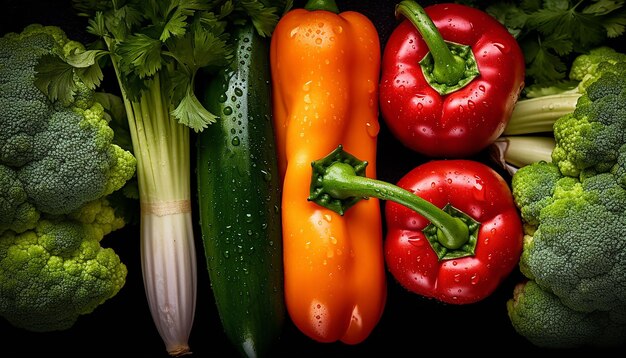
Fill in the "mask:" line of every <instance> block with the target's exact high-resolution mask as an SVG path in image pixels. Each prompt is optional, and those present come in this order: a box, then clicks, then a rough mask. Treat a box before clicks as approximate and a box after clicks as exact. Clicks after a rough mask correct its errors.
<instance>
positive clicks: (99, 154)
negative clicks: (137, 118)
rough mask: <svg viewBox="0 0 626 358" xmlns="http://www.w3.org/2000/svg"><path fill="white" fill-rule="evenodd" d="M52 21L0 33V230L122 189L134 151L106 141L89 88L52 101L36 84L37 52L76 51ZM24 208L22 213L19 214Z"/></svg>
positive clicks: (100, 110)
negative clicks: (1, 35) (47, 24)
mask: <svg viewBox="0 0 626 358" xmlns="http://www.w3.org/2000/svg"><path fill="white" fill-rule="evenodd" d="M81 46H82V45H80V44H79V43H78V42H75V41H70V40H69V39H68V38H67V37H66V35H65V33H63V31H62V30H61V29H60V28H58V27H53V26H42V25H30V26H28V27H26V28H25V29H24V30H23V31H22V32H21V33H19V34H17V33H9V34H6V35H5V36H3V37H2V38H0V113H1V114H2V115H0V168H2V169H1V170H0V178H2V181H0V214H1V215H0V218H1V219H0V233H2V232H3V231H4V230H7V229H11V230H14V231H22V230H26V229H29V228H33V227H34V225H35V224H36V222H37V219H38V215H37V213H35V212H34V211H38V212H44V213H49V214H65V213H68V212H70V211H73V210H77V209H79V208H80V207H81V206H82V205H83V204H85V203H87V202H89V201H92V200H96V199H98V198H100V197H102V196H105V195H108V194H110V193H112V192H114V191H116V190H117V189H120V188H121V187H122V186H123V185H124V184H125V183H126V181H128V180H129V179H130V178H131V177H132V176H133V175H134V173H135V166H136V161H135V158H134V156H133V155H132V154H131V153H130V152H128V151H126V150H123V149H122V148H121V147H119V146H118V145H115V144H113V143H112V140H113V135H114V133H113V130H112V129H111V128H110V126H109V124H108V122H107V120H106V119H105V118H106V117H105V112H104V107H103V106H102V104H100V103H99V102H97V101H96V100H95V96H94V93H95V92H94V90H93V89H90V88H89V87H88V86H86V85H84V84H83V85H82V86H79V89H78V90H77V91H76V92H75V93H74V94H73V96H71V97H69V99H68V98H66V97H63V98H64V99H65V100H59V101H56V102H54V103H52V102H51V101H50V100H49V99H48V97H47V95H46V94H45V93H43V92H42V91H41V90H40V89H39V88H38V86H37V84H36V71H37V65H38V61H39V59H40V58H41V57H42V56H44V55H47V54H52V53H55V54H62V53H66V52H71V51H77V50H82V49H83V48H81ZM24 212H27V213H28V215H27V216H26V218H28V220H24V217H21V216H20V215H18V214H20V213H24Z"/></svg>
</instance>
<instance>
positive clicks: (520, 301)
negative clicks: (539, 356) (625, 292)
mask: <svg viewBox="0 0 626 358" xmlns="http://www.w3.org/2000/svg"><path fill="white" fill-rule="evenodd" d="M507 310H508V312H509V314H510V317H511V320H512V321H513V322H515V323H516V329H517V331H518V332H520V333H522V334H523V335H525V336H526V337H527V338H528V339H529V340H530V341H531V342H533V343H534V344H536V345H537V346H542V347H550V348H572V347H576V346H582V345H587V346H591V345H594V346H602V347H610V346H612V345H614V344H615V342H620V340H621V341H623V339H624V337H625V336H626V325H624V319H623V317H624V314H626V312H621V313H620V312H617V311H593V312H581V311H576V310H573V309H571V308H569V307H567V306H565V305H564V304H562V303H561V301H560V299H559V297H558V296H556V295H554V294H552V293H550V292H549V291H546V290H544V289H542V288H541V287H540V286H539V285H538V284H537V283H536V282H535V281H526V282H523V283H519V284H517V285H516V286H515V289H514V294H513V299H511V300H509V301H507ZM542 312H549V314H542Z"/></svg>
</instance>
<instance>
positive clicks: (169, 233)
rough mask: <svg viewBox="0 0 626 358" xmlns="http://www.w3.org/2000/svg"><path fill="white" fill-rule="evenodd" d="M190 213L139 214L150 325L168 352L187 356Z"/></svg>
mask: <svg viewBox="0 0 626 358" xmlns="http://www.w3.org/2000/svg"><path fill="white" fill-rule="evenodd" d="M195 252H196V251H195V247H194V235H193V227H192V220H191V212H185V213H177V214H166V215H161V216H159V215H157V214H154V213H143V214H142V220H141V266H142V270H143V281H144V287H145V290H146V297H147V299H148V305H149V307H150V312H151V314H152V318H153V320H154V323H155V325H156V327H157V330H158V331H159V334H160V335H161V337H162V339H163V342H164V343H165V347H166V349H167V351H168V353H169V354H170V355H172V356H178V355H182V354H185V353H189V350H190V349H189V344H188V341H189V334H190V332H191V327H192V325H193V319H194V314H195V307H196V286H197V285H196V280H197V273H196V269H197V268H196V254H195Z"/></svg>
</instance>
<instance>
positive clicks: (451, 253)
mask: <svg viewBox="0 0 626 358" xmlns="http://www.w3.org/2000/svg"><path fill="white" fill-rule="evenodd" d="M311 165H312V166H313V177H312V180H311V192H310V196H309V200H310V201H313V202H315V203H317V204H318V205H321V206H324V207H326V208H329V209H331V210H333V211H335V212H337V213H339V214H341V215H343V214H344V213H345V211H346V210H347V209H348V208H349V207H351V206H352V205H354V204H356V203H357V202H358V201H359V200H361V199H365V198H369V197H375V198H378V199H382V200H391V201H394V202H396V203H398V204H401V205H404V206H406V207H408V208H409V209H411V210H414V211H416V212H417V213H419V214H420V215H422V216H424V217H425V218H426V219H428V220H429V221H430V222H431V225H428V226H427V227H426V228H424V230H423V232H424V235H425V236H426V237H427V238H428V241H429V242H430V244H431V246H432V247H433V250H434V251H435V252H436V253H437V256H438V257H439V259H440V260H441V259H449V258H457V257H463V256H469V255H473V254H474V249H475V247H476V238H477V235H478V230H479V228H480V223H478V222H477V221H475V220H474V219H472V218H471V217H470V216H468V215H467V214H465V213H463V212H461V211H459V210H457V209H455V208H453V207H452V206H450V205H446V207H445V208H443V209H440V208H438V207H437V206H435V205H434V204H432V203H430V202H429V201H427V200H424V199H422V198H421V197H419V196H417V195H415V194H413V193H411V192H410V191H408V190H405V189H403V188H401V187H399V186H396V185H393V184H390V183H387V182H384V181H380V180H376V179H371V178H367V177H365V167H366V166H367V162H364V161H361V160H359V159H357V158H355V157H354V156H352V155H351V154H349V153H347V152H345V151H344V150H343V147H342V146H341V145H340V146H339V147H338V148H336V149H335V150H334V151H333V152H332V153H330V154H329V155H327V156H326V157H324V158H322V159H320V160H317V161H314V162H313V163H311Z"/></svg>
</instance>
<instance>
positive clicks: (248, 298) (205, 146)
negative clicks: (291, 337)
mask: <svg viewBox="0 0 626 358" xmlns="http://www.w3.org/2000/svg"><path fill="white" fill-rule="evenodd" d="M231 36H233V40H234V43H235V49H234V50H235V58H234V60H233V62H232V65H231V66H230V68H228V69H226V70H223V71H221V72H219V73H218V74H217V76H215V77H214V78H212V79H211V80H210V82H209V84H208V86H207V88H206V89H205V91H204V95H203V97H204V98H203V104H204V105H205V106H206V108H207V109H208V110H209V111H211V112H212V113H214V114H216V115H218V116H219V119H218V120H217V122H216V123H213V124H211V125H209V126H208V128H206V129H205V130H204V131H202V132H201V133H199V134H198V136H197V139H196V141H197V180H198V183H197V186H198V203H199V211H198V213H199V219H200V229H201V230H200V231H201V235H202V242H203V244H204V252H205V256H206V264H207V269H208V272H209V279H210V282H211V288H212V290H213V295H214V297H215V303H216V305H217V311H218V313H219V316H220V319H221V321H222V325H223V328H224V331H225V333H226V335H227V336H228V338H229V339H230V340H231V342H232V343H233V344H234V345H235V346H236V348H237V349H238V350H239V352H240V353H241V354H242V355H243V356H253V355H256V356H258V357H262V356H266V355H268V354H269V352H270V350H271V349H272V346H273V345H274V344H275V343H276V340H277V339H278V338H279V337H280V335H281V333H282V329H283V325H284V322H285V317H286V309H285V303H284V291H283V256H282V255H283V252H282V229H281V215H280V200H281V199H280V198H281V187H280V183H279V174H278V167H277V165H278V164H277V157H276V148H275V142H274V133H273V127H272V118H271V116H272V107H271V85H270V67H269V39H268V38H262V37H260V36H259V35H258V34H257V33H256V31H255V30H254V28H253V27H252V26H249V25H248V26H245V27H243V28H238V29H237V30H234V31H233V32H232V33H231ZM250 345H251V346H252V347H250ZM246 346H248V350H246ZM249 349H252V352H254V353H253V354H250V352H251V351H250V350H249Z"/></svg>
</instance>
